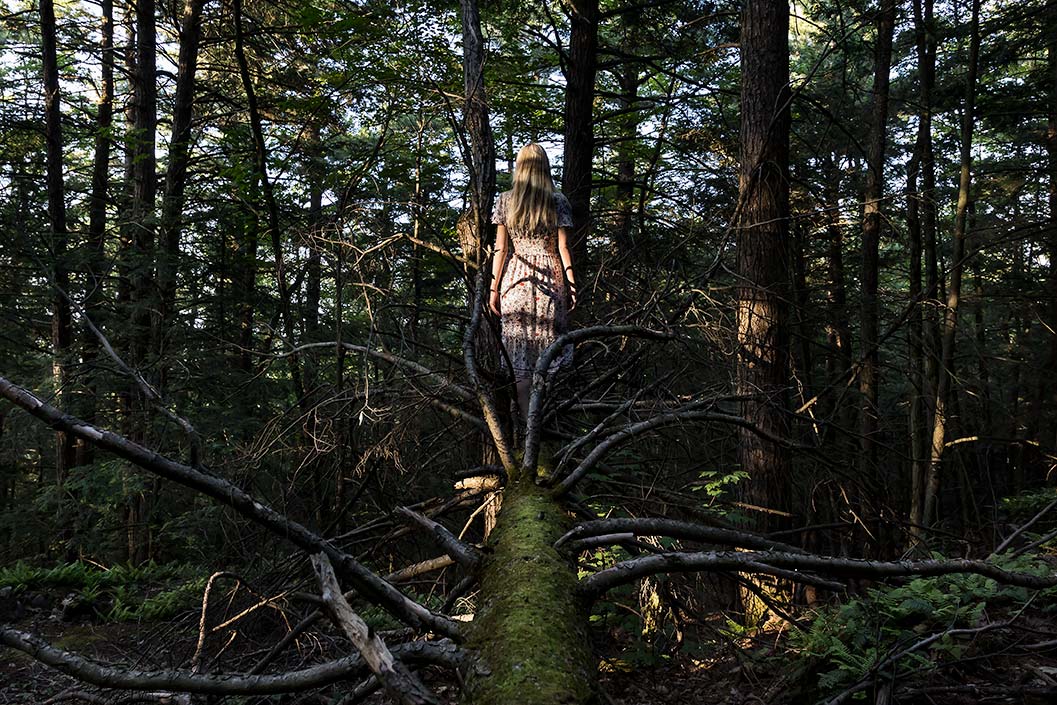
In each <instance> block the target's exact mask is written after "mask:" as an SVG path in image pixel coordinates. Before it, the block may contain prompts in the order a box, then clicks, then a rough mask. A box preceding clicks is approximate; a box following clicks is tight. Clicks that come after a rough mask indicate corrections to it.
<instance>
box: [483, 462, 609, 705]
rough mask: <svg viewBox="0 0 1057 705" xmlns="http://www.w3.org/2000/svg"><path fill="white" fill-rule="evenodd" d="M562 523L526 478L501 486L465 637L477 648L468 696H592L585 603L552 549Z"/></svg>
mask: <svg viewBox="0 0 1057 705" xmlns="http://www.w3.org/2000/svg"><path fill="white" fill-rule="evenodd" d="M567 522H568V519H567V518H566V514H565V512H564V511H563V510H562V508H561V507H560V506H559V504H558V503H557V502H556V501H555V500H554V499H553V498H551V497H550V496H549V495H548V494H547V493H545V492H544V491H543V490H541V489H540V488H538V487H536V485H535V484H534V483H533V481H532V479H531V478H528V477H526V478H524V479H523V481H522V482H519V483H514V484H510V485H507V487H506V489H505V491H504V497H503V508H502V509H501V510H500V511H499V516H498V518H497V521H496V526H495V529H494V530H493V531H492V534H491V536H490V537H489V543H488V547H487V549H486V551H485V555H486V556H487V558H486V560H485V564H484V566H483V572H482V576H481V592H480V604H479V606H478V609H477V614H476V615H475V616H474V621H473V623H472V625H471V628H470V634H469V638H468V640H467V645H468V646H470V647H473V648H476V649H477V650H478V657H477V658H478V661H477V663H476V665H474V666H472V667H471V668H469V669H468V671H467V680H466V691H465V697H466V700H467V702H469V703H472V704H474V705H477V704H481V705H485V704H487V705H493V704H494V703H518V705H558V704H560V703H561V704H568V705H576V704H577V703H588V702H591V699H592V691H593V687H594V681H595V672H596V664H595V661H594V659H593V658H592V655H591V648H590V641H589V639H588V634H587V614H588V612H587V603H585V602H583V601H580V600H578V599H577V598H576V588H577V577H576V569H575V567H574V565H573V564H572V563H571V562H570V561H569V560H567V559H566V558H565V557H563V556H562V555H560V554H559V553H558V551H557V549H555V548H554V544H555V542H557V541H558V539H560V538H561V536H562V535H563V534H564V533H565V532H566V531H567V530H568V528H569V526H568V523H567Z"/></svg>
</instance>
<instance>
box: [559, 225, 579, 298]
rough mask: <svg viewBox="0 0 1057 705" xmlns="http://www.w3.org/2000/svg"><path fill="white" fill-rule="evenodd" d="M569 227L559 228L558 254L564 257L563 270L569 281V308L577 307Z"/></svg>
mask: <svg viewBox="0 0 1057 705" xmlns="http://www.w3.org/2000/svg"><path fill="white" fill-rule="evenodd" d="M569 238H570V235H569V228H566V227H560V228H558V254H559V255H561V259H562V270H563V272H564V274H565V279H566V280H567V281H568V282H569V299H570V301H569V310H570V311H572V310H573V309H574V308H576V276H575V275H574V274H573V254H572V252H571V251H570V250H569Z"/></svg>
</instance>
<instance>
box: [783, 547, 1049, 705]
mask: <svg viewBox="0 0 1057 705" xmlns="http://www.w3.org/2000/svg"><path fill="white" fill-rule="evenodd" d="M932 558H937V559H942V558H943V556H942V555H940V554H938V553H934V554H933V555H932ZM994 562H995V563H997V564H998V565H1000V566H1001V567H1003V568H1005V569H1006V570H1009V571H1016V572H1023V573H1030V574H1033V575H1050V574H1052V570H1053V567H1052V566H1050V565H1047V564H1046V563H1044V562H1043V561H1041V560H1039V558H1038V557H1037V556H1028V555H1025V556H1019V557H1016V558H1010V557H1008V556H1002V557H998V558H996V559H994ZM1055 598H1057V588H1047V589H1045V590H1032V589H1028V588H1022V587H1014V586H1008V585H1001V584H999V583H998V582H996V581H995V580H993V579H991V578H987V577H984V576H982V575H975V574H968V573H962V574H952V575H941V576H935V577H925V578H915V579H913V580H911V581H909V582H907V583H905V584H903V585H898V586H886V585H882V586H879V587H872V588H869V589H867V591H866V594H865V595H864V596H863V597H860V598H855V599H852V600H849V601H848V602H845V603H843V604H840V605H831V606H827V607H825V608H823V609H821V610H818V611H817V613H816V614H815V616H814V619H813V620H812V621H811V623H810V627H809V628H808V629H806V630H798V629H794V630H793V631H792V632H791V633H790V637H789V641H788V646H789V647H790V648H791V649H792V650H793V652H794V653H795V654H796V656H795V659H796V660H797V661H799V662H800V663H799V665H803V664H804V663H806V662H813V663H814V664H815V665H814V667H812V668H811V669H810V670H811V672H813V673H815V674H817V683H816V687H817V692H818V697H820V698H823V697H827V696H832V695H834V694H836V693H839V692H841V691H843V690H844V689H846V688H848V687H849V686H851V685H853V684H855V683H858V682H860V681H862V680H864V679H867V678H873V677H874V676H875V675H877V676H881V677H882V678H884V679H893V678H894V679H896V680H897V681H898V680H899V679H901V678H906V677H908V676H910V675H912V674H916V675H919V676H920V675H922V674H927V673H928V672H929V671H931V670H933V669H934V668H936V666H937V664H938V663H939V662H941V661H943V660H944V659H947V658H949V659H957V658H962V657H965V656H970V655H972V650H973V649H974V648H979V644H980V641H978V639H979V637H978V636H977V637H974V636H973V635H969V636H958V635H954V636H951V635H947V636H943V637H942V638H940V639H938V640H936V641H935V642H933V643H931V644H930V645H928V646H927V647H926V648H924V649H920V650H915V651H912V652H910V653H907V654H905V655H903V656H901V657H899V658H898V659H896V660H895V661H893V662H891V663H887V662H888V661H889V659H890V658H891V657H892V656H894V655H896V654H898V653H900V652H902V651H904V650H906V649H907V648H908V647H910V646H912V645H913V644H916V643H918V642H920V641H922V640H923V639H926V638H928V637H929V636H931V635H934V634H939V633H942V632H945V631H947V630H950V629H960V628H973V627H980V626H983V625H984V624H987V623H991V622H998V621H1002V620H1003V619H1006V618H1008V617H1009V616H1012V615H1013V614H1015V613H1016V612H1017V611H1018V610H1020V609H1021V608H1024V607H1025V605H1027V604H1028V602H1029V601H1030V603H1031V604H1030V608H1031V609H1033V610H1036V611H1038V612H1041V613H1043V614H1050V615H1053V614H1055V613H1057V601H1055ZM974 644H975V646H974ZM775 658H784V657H775ZM881 664H886V665H884V666H883V667H881ZM858 695H860V696H863V697H865V693H859V694H858Z"/></svg>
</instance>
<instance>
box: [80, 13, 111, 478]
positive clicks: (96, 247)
mask: <svg viewBox="0 0 1057 705" xmlns="http://www.w3.org/2000/svg"><path fill="white" fill-rule="evenodd" d="M99 10H100V13H101V20H100V27H99V29H100V34H101V35H102V40H101V42H100V44H99V55H100V61H101V63H102V66H101V75H100V82H99V107H98V109H97V110H98V112H97V113H96V123H95V150H94V156H93V157H92V192H91V195H90V196H89V199H88V282H87V292H86V293H85V297H84V309H85V313H86V314H87V315H88V317H89V318H91V319H92V321H93V322H94V323H96V324H100V323H101V322H100V321H99V319H98V313H99V311H100V309H101V306H102V303H103V300H104V295H103V294H104V291H103V282H104V278H103V272H104V271H105V270H106V268H107V266H106V265H107V262H106V201H107V186H108V184H109V181H110V139H111V138H110V128H111V123H112V122H113V116H114V3H113V0H102V1H101V2H100V5H99ZM99 348H100V343H99V339H98V338H97V337H96V336H95V333H93V332H92V331H91V330H90V329H88V327H87V326H86V327H85V330H84V342H83V344H82V350H83V354H84V366H85V374H86V384H85V387H86V390H87V394H86V399H85V410H84V413H85V420H86V421H88V423H91V424H94V423H96V422H97V416H96V412H97V407H98V385H97V383H96V380H97V374H96V370H95V365H94V362H95V360H96V359H97V358H98V357H99ZM79 447H80V448H81V449H82V451H81V453H80V457H79V458H78V463H79V464H83V465H88V464H91V463H92V461H93V459H94V457H95V445H94V444H91V443H81V444H80V446H79Z"/></svg>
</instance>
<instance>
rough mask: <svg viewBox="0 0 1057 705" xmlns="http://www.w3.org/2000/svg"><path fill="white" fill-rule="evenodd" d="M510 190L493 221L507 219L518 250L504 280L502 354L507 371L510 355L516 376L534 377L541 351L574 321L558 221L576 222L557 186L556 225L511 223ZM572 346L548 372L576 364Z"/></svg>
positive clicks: (498, 202) (501, 198)
mask: <svg viewBox="0 0 1057 705" xmlns="http://www.w3.org/2000/svg"><path fill="white" fill-rule="evenodd" d="M510 195H511V192H510V191H504V192H503V193H501V194H499V198H498V199H497V200H496V204H495V208H494V210H493V211H492V222H493V223H495V224H497V225H506V226H507V233H508V234H509V236H510V244H511V247H512V248H513V252H512V253H511V254H510V255H509V256H508V258H507V263H506V268H505V269H504V270H503V277H502V281H501V282H500V285H499V297H500V298H499V301H500V306H499V311H500V313H501V314H502V315H501V317H500V331H501V337H502V341H503V347H504V348H505V349H506V355H500V358H501V363H500V364H501V365H502V368H503V370H504V371H506V370H507V369H508V368H507V360H506V358H507V356H509V358H510V363H511V364H512V365H513V374H514V379H515V380H517V381H523V380H531V379H532V372H533V370H535V368H536V361H537V360H538V359H539V355H540V353H541V352H543V351H544V350H546V349H547V346H548V345H550V344H551V343H552V342H554V340H555V338H557V337H558V336H559V335H561V334H562V333H565V332H566V331H567V330H568V327H569V291H568V286H567V285H566V282H565V276H564V272H563V271H562V263H561V256H560V255H559V254H558V230H557V227H572V224H573V215H572V206H571V205H570V204H569V199H568V198H566V197H565V194H563V193H561V192H560V191H555V192H554V205H555V209H556V210H557V216H558V221H557V227H556V228H554V229H551V230H550V231H548V230H547V229H546V228H539V229H537V230H535V231H533V230H531V229H528V228H523V227H520V226H519V227H510V226H509V225H508V224H507V222H506V219H507V208H508V206H507V204H508V202H509V199H510ZM572 359H573V346H572V345H566V346H565V347H564V348H562V351H561V353H560V354H559V355H558V356H557V357H556V358H555V359H554V361H553V362H552V363H551V365H550V369H549V370H548V378H553V376H554V374H555V373H556V372H557V371H558V370H559V369H561V368H563V367H568V366H569V365H571V364H572Z"/></svg>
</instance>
